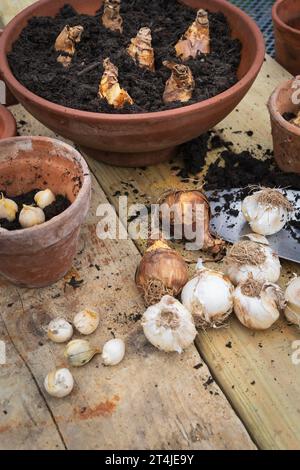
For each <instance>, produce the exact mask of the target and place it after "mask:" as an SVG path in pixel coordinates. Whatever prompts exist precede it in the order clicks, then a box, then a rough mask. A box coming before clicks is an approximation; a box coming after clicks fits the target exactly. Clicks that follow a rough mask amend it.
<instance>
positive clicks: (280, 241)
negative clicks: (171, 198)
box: [206, 188, 300, 263]
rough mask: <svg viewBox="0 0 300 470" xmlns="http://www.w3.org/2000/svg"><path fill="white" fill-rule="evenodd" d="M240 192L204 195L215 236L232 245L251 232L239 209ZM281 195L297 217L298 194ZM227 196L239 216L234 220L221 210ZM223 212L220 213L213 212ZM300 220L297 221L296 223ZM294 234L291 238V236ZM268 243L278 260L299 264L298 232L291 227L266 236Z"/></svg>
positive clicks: (299, 197)
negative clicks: (208, 203)
mask: <svg viewBox="0 0 300 470" xmlns="http://www.w3.org/2000/svg"><path fill="white" fill-rule="evenodd" d="M241 192H242V189H241V188H236V189H232V190H225V191H218V190H214V191H206V195H207V197H208V199H209V200H210V205H211V210H212V219H211V229H212V231H213V232H214V233H216V234H218V235H219V236H220V237H221V238H223V239H224V240H226V241H228V242H230V243H235V242H237V241H238V240H240V238H241V237H242V236H243V235H247V234H248V233H251V228H250V226H249V224H248V223H247V222H246V220H245V218H244V216H243V213H242V210H241V206H242V199H241V195H240V194H241ZM284 194H285V195H286V197H287V198H288V199H289V201H290V202H291V203H292V204H293V206H294V208H295V212H294V214H298V215H299V214H300V191H293V190H285V191H284ZM226 196H233V197H232V200H233V201H232V202H231V203H230V212H232V210H237V211H238V216H237V217H234V216H233V215H231V214H230V213H228V212H227V211H225V210H223V207H224V205H225V199H224V197H225V198H226ZM218 207H219V208H220V207H221V208H222V209H221V210H220V211H218V210H216V208H218ZM296 220H299V219H296ZM291 230H292V231H293V233H294V237H293V235H292V233H291ZM267 238H268V241H269V243H270V246H271V248H272V249H273V250H274V251H275V252H276V253H277V254H278V256H279V257H280V258H283V259H286V260H289V261H294V262H295V263H300V230H299V229H297V228H295V227H293V228H292V229H290V228H289V227H284V228H283V229H282V230H281V231H280V232H278V233H276V234H275V235H271V236H268V237H267Z"/></svg>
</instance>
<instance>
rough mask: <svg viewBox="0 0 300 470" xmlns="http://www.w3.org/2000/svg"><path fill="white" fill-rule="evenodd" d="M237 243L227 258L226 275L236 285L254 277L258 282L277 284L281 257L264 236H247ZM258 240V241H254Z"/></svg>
mask: <svg viewBox="0 0 300 470" xmlns="http://www.w3.org/2000/svg"><path fill="white" fill-rule="evenodd" d="M244 238H249V239H245V240H241V241H239V242H237V243H235V244H234V245H233V246H232V247H231V248H230V250H229V251H228V253H227V255H226V258H225V268H226V274H227V275H228V277H229V279H230V280H231V282H232V283H233V284H234V285H238V284H240V283H241V282H245V281H247V279H248V277H249V275H252V276H253V278H254V279H256V280H257V281H269V282H277V281H278V279H279V277H280V271H281V265H280V261H279V257H278V256H277V254H276V253H274V252H273V250H272V249H271V248H270V246H268V241H267V239H266V238H265V237H263V236H258V235H257V236H256V234H249V235H246V236H245V237H244ZM254 240H256V241H254Z"/></svg>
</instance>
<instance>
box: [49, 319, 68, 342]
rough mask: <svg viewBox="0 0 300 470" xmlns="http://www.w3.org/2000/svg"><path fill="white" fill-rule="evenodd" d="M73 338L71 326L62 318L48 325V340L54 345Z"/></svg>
mask: <svg viewBox="0 0 300 470" xmlns="http://www.w3.org/2000/svg"><path fill="white" fill-rule="evenodd" d="M72 336H73V327H72V325H71V324H70V323H69V322H68V321H67V320H65V319H64V318H55V319H54V320H52V321H51V322H50V323H49V325H48V338H49V339H51V341H53V342H54V343H64V342H65V341H69V340H70V339H71V338H72Z"/></svg>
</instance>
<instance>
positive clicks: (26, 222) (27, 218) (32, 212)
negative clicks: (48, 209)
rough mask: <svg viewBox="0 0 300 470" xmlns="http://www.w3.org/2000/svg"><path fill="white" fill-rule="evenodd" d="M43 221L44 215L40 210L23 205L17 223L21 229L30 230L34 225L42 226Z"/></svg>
mask: <svg viewBox="0 0 300 470" xmlns="http://www.w3.org/2000/svg"><path fill="white" fill-rule="evenodd" d="M45 220H46V218H45V214H44V211H43V210H42V209H40V208H39V207H33V206H26V204H23V209H22V210H21V212H20V215H19V222H20V225H21V227H22V228H30V227H34V226H35V225H40V224H43V223H44V222H45Z"/></svg>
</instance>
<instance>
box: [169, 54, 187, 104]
mask: <svg viewBox="0 0 300 470" xmlns="http://www.w3.org/2000/svg"><path fill="white" fill-rule="evenodd" d="M163 65H164V66H165V67H167V68H168V69H170V70H172V74H171V77H170V78H169V80H168V81H167V83H166V87H165V91H164V94H163V101H164V103H166V104H167V103H173V102H174V101H181V103H186V102H187V101H189V100H190V99H191V98H192V96H193V91H194V89H195V80H194V77H193V74H192V72H191V69H190V68H189V67H187V66H186V65H183V64H175V63H173V62H169V61H167V60H165V61H164V62H163Z"/></svg>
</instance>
